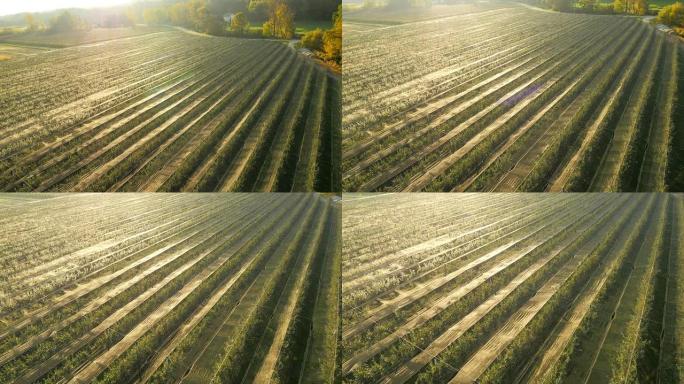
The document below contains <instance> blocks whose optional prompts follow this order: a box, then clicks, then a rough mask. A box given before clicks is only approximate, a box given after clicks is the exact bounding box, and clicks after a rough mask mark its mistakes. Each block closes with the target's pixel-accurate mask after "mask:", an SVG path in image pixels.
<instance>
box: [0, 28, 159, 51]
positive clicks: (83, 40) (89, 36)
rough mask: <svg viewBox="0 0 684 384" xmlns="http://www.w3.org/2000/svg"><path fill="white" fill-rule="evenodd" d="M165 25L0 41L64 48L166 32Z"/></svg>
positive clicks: (22, 35)
mask: <svg viewBox="0 0 684 384" xmlns="http://www.w3.org/2000/svg"><path fill="white" fill-rule="evenodd" d="M168 31H169V28H165V27H143V26H140V27H135V28H93V29H90V30H79V31H70V32H62V33H52V32H31V33H20V34H15V35H8V36H4V37H0V42H5V43H13V44H18V45H27V46H38V47H53V48H64V47H71V46H75V45H84V44H92V43H97V42H101V41H107V40H116V39H125V38H128V37H135V36H142V35H147V34H150V33H158V32H168Z"/></svg>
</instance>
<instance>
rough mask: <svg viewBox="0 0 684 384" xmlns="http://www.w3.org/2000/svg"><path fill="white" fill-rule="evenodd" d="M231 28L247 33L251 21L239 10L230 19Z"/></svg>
mask: <svg viewBox="0 0 684 384" xmlns="http://www.w3.org/2000/svg"><path fill="white" fill-rule="evenodd" d="M230 29H231V30H232V31H233V32H238V33H245V32H246V31H247V30H249V22H248V21H247V17H246V16H245V14H244V13H242V12H238V13H236V14H234V15H233V17H232V18H231V19H230Z"/></svg>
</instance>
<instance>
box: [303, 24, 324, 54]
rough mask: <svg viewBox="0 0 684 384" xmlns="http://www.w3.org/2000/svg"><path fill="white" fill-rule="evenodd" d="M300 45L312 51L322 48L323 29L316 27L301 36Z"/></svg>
mask: <svg viewBox="0 0 684 384" xmlns="http://www.w3.org/2000/svg"><path fill="white" fill-rule="evenodd" d="M302 45H303V46H304V47H305V48H307V49H310V50H312V51H321V50H323V30H322V29H320V28H316V29H314V30H313V31H310V32H307V33H305V34H304V36H302Z"/></svg>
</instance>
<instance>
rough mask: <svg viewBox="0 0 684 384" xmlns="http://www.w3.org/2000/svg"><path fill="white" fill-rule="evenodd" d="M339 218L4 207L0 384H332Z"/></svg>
mask: <svg viewBox="0 0 684 384" xmlns="http://www.w3.org/2000/svg"><path fill="white" fill-rule="evenodd" d="M340 220H341V216H340V207H339V203H337V202H334V201H333V200H332V199H330V198H327V197H323V196H321V195H317V194H297V193H293V194H239V193H236V194H79V195H74V194H0V227H1V228H2V229H3V231H2V235H1V236H0V265H1V268H0V382H2V383H34V382H35V383H67V382H68V383H90V382H96V383H143V382H148V383H240V382H245V383H246V382H253V381H254V382H262V383H265V382H269V381H271V382H279V383H285V382H295V383H297V382H299V383H332V382H333V376H334V374H335V371H336V363H335V362H336V359H337V356H338V355H337V340H338V336H339V332H338V329H339V300H340V296H339V295H340V274H339V273H340V256H341V251H340V242H339V241H340V238H341V235H340Z"/></svg>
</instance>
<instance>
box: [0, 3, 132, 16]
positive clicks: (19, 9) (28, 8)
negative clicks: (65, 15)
mask: <svg viewBox="0 0 684 384" xmlns="http://www.w3.org/2000/svg"><path fill="white" fill-rule="evenodd" d="M131 1H132V0H98V1H93V0H23V1H7V0H4V1H0V16H2V15H13V14H16V13H23V12H43V11H52V10H55V9H63V8H101V7H109V6H114V5H121V4H127V3H130V2H131Z"/></svg>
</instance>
